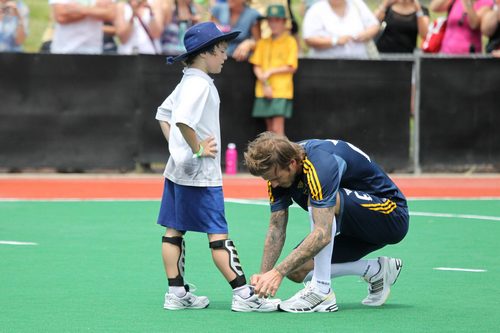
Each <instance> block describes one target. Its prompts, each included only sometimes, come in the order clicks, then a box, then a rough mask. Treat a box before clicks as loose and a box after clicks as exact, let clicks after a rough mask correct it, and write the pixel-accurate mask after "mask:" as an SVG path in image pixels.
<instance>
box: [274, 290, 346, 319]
mask: <svg viewBox="0 0 500 333" xmlns="http://www.w3.org/2000/svg"><path fill="white" fill-rule="evenodd" d="M279 308H280V310H283V311H286V312H293V313H307V312H336V311H338V309H339V308H338V306H337V300H336V298H335V293H334V292H333V290H330V292H329V293H328V294H326V295H325V294H323V293H321V292H320V291H319V290H316V288H315V287H314V285H313V284H312V283H310V282H307V283H306V285H305V288H304V289H302V290H300V291H299V292H297V293H296V294H295V295H294V296H292V297H291V298H289V299H287V300H286V301H283V302H281V303H280V305H279Z"/></svg>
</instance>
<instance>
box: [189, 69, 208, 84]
mask: <svg viewBox="0 0 500 333" xmlns="http://www.w3.org/2000/svg"><path fill="white" fill-rule="evenodd" d="M182 72H183V73H184V75H185V76H190V75H193V76H199V77H201V78H204V79H205V80H207V81H208V82H209V83H211V84H213V83H214V79H212V78H211V77H210V76H209V75H208V74H207V73H205V72H204V71H202V70H200V69H198V68H190V67H185V68H184V69H183V70H182Z"/></svg>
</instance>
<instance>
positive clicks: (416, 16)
mask: <svg viewBox="0 0 500 333" xmlns="http://www.w3.org/2000/svg"><path fill="white" fill-rule="evenodd" d="M374 14H375V16H376V17H377V19H378V20H379V21H380V22H385V23H382V24H383V25H384V29H383V32H382V34H381V36H380V38H379V39H378V40H377V48H378V50H379V51H380V52H383V53H413V50H414V49H415V48H416V47H417V36H420V37H421V38H423V39H425V36H426V35H427V30H428V27H429V10H428V9H427V8H426V7H423V6H421V5H420V3H419V1H418V0H384V1H383V3H382V4H381V5H380V6H379V7H378V8H377V9H376V10H375V12H374Z"/></svg>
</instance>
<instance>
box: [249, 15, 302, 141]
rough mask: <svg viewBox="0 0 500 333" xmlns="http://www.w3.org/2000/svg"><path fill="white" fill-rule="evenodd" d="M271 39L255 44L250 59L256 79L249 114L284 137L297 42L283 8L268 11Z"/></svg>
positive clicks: (295, 64) (289, 107) (291, 96)
mask: <svg viewBox="0 0 500 333" xmlns="http://www.w3.org/2000/svg"><path fill="white" fill-rule="evenodd" d="M266 20H267V22H268V24H269V28H270V29H271V37H268V38H264V39H260V40H259V41H258V42H257V46H256V48H255V53H254V54H253V55H252V56H251V58H250V63H252V64H253V65H254V67H253V70H254V73H255V76H256V77H257V82H256V84H255V97H256V99H255V103H254V107H253V112H252V115H253V116H254V117H258V118H265V119H266V127H267V130H268V131H271V132H275V133H277V134H280V135H284V134H285V118H290V117H291V116H292V110H293V105H292V99H293V74H294V73H295V71H296V70H297V66H298V46H297V41H296V40H295V38H294V37H292V36H291V35H290V33H289V31H288V30H287V27H286V21H287V18H286V13H285V7H284V6H283V5H271V6H269V7H268V8H267V13H266Z"/></svg>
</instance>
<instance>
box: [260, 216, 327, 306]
mask: <svg viewBox="0 0 500 333" xmlns="http://www.w3.org/2000/svg"><path fill="white" fill-rule="evenodd" d="M334 214H335V207H327V208H314V207H313V208H312V216H313V220H314V228H313V231H312V232H311V233H310V234H309V235H308V236H307V237H306V238H305V239H304V241H303V242H302V243H301V244H300V245H299V246H298V247H297V248H296V249H295V250H293V251H292V253H290V254H289V255H288V256H287V257H286V258H285V259H284V260H283V261H282V262H281V263H280V264H279V265H278V266H276V267H275V268H273V269H271V270H270V271H268V272H266V273H264V274H260V275H258V276H257V277H255V276H254V277H252V284H253V285H254V286H255V292H256V293H257V294H258V295H259V296H261V297H262V296H267V295H271V296H274V295H275V294H276V291H277V290H278V288H279V286H280V284H281V281H282V280H283V278H284V277H285V276H286V275H287V274H288V273H290V272H292V271H293V270H295V269H297V268H298V267H300V266H301V265H303V264H304V263H305V262H307V261H308V260H310V259H312V258H314V256H315V255H316V254H318V252H319V251H321V249H323V248H324V247H325V246H326V245H327V244H328V243H329V242H330V241H331V240H332V223H333V217H334ZM268 237H269V234H268ZM283 242H284V240H283ZM266 245H267V239H266ZM278 256H279V254H278ZM269 263H271V262H269ZM262 264H263V265H264V262H263V263H262ZM266 268H267V267H266ZM263 271H264V270H263Z"/></svg>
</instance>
